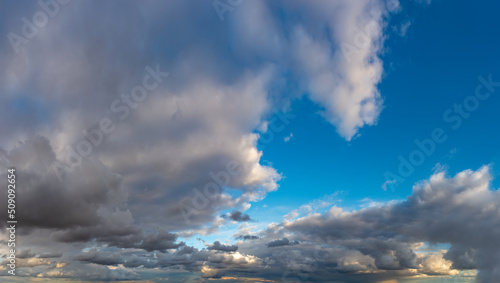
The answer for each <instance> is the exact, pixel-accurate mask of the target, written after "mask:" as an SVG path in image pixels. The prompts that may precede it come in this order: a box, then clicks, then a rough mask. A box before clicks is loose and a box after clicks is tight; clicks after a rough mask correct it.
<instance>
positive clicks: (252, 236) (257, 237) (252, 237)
mask: <svg viewBox="0 0 500 283" xmlns="http://www.w3.org/2000/svg"><path fill="white" fill-rule="evenodd" d="M259 238H260V237H259V236H256V235H241V236H238V237H236V239H240V240H245V241H246V240H257V239H259Z"/></svg>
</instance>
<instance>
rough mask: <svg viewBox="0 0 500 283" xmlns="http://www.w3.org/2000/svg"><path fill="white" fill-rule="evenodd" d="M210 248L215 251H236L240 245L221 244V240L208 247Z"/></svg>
mask: <svg viewBox="0 0 500 283" xmlns="http://www.w3.org/2000/svg"><path fill="white" fill-rule="evenodd" d="M208 249H209V250H214V251H224V252H235V251H237V250H238V246H235V245H226V244H221V243H220V242H219V241H215V242H214V243H213V245H211V246H209V247H208Z"/></svg>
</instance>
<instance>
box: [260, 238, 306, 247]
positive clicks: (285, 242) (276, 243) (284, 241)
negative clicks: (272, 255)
mask: <svg viewBox="0 0 500 283" xmlns="http://www.w3.org/2000/svg"><path fill="white" fill-rule="evenodd" d="M298 244H299V242H298V241H293V242H290V241H289V240H288V239H287V238H283V239H276V240H274V241H271V242H269V243H267V247H268V248H272V247H281V246H288V245H298Z"/></svg>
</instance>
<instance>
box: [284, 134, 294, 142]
mask: <svg viewBox="0 0 500 283" xmlns="http://www.w3.org/2000/svg"><path fill="white" fill-rule="evenodd" d="M291 138H293V133H290V135H289V136H286V137H285V138H284V140H285V142H289V141H290V139H291Z"/></svg>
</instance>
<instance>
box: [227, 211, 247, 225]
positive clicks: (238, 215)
mask: <svg viewBox="0 0 500 283" xmlns="http://www.w3.org/2000/svg"><path fill="white" fill-rule="evenodd" d="M221 217H223V218H228V219H230V220H233V221H238V222H246V221H252V219H250V215H248V214H246V213H243V212H241V211H237V210H234V211H232V212H231V213H228V214H222V215H221Z"/></svg>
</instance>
